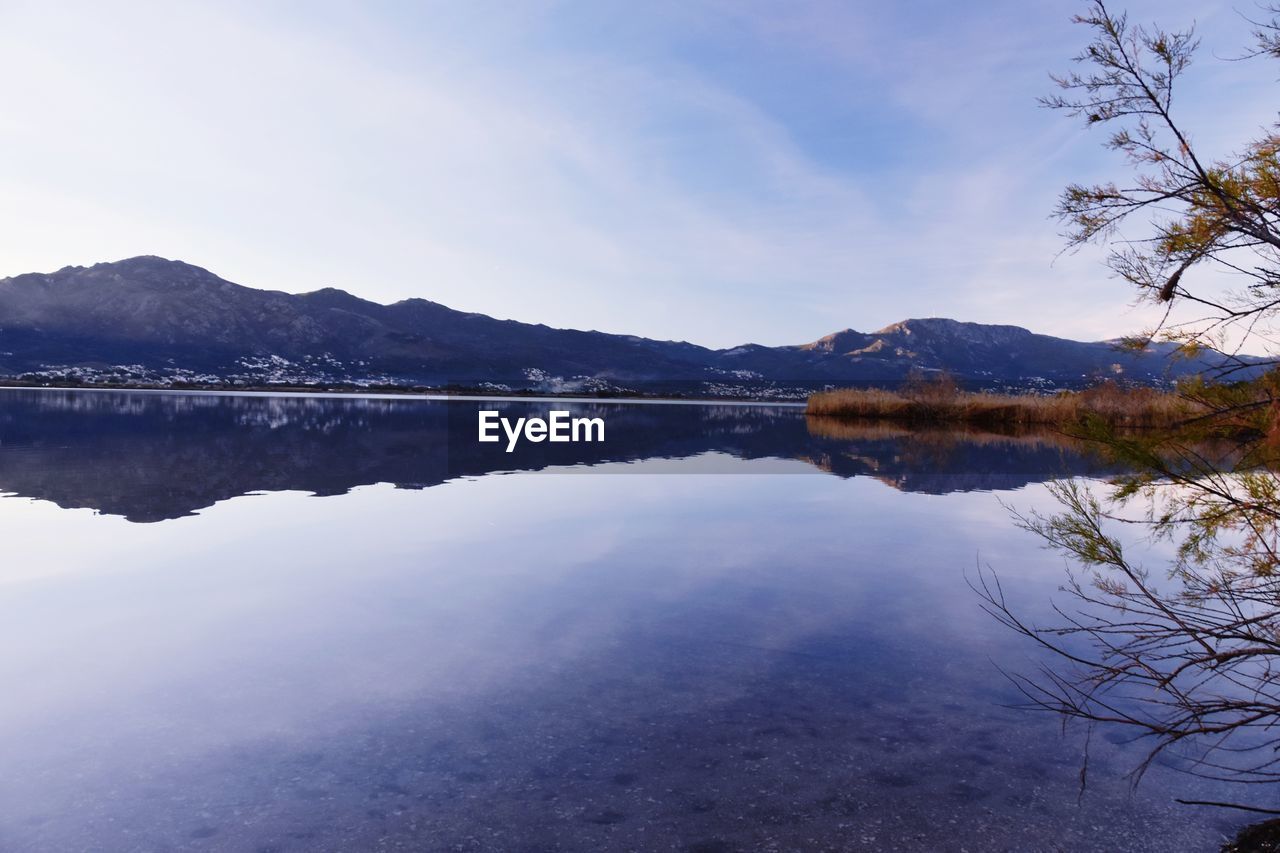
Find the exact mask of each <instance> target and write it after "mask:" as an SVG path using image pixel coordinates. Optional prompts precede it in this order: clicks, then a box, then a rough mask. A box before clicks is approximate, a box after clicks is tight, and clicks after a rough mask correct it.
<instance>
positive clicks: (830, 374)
mask: <svg viewBox="0 0 1280 853" xmlns="http://www.w3.org/2000/svg"><path fill="white" fill-rule="evenodd" d="M1170 350H1171V348H1169V347H1165V346H1159V345H1158V346H1155V347H1152V348H1150V349H1149V350H1148V351H1146V352H1142V353H1131V352H1122V351H1119V350H1117V349H1116V348H1115V347H1114V346H1113V345H1112V344H1111V343H1109V342H1105V341H1102V342H1080V341H1071V340H1065V339H1062V338H1053V337H1049V336H1047V335H1038V334H1034V333H1032V332H1030V331H1028V330H1026V329H1023V328H1019V327H1017V326H990V325H981V324H977V323H962V322H958V321H955V320H945V319H920V320H906V321H903V322H901V323H896V324H894V325H892V326H889V327H887V328H884V329H881V330H879V331H877V332H858V331H855V330H853V329H846V330H844V331H842V332H836V333H835V334H831V335H828V336H826V337H824V338H821V339H819V340H817V341H814V342H812V343H808V344H800V345H796V346H782V347H766V346H761V345H757V344H746V345H743V346H739V347H734V348H732V349H727V350H712V349H708V348H706V347H701V346H697V345H695V344H691V343H686V342H683V341H658V340H652V339H649V338H640V337H635V336H631V335H614V334H605V333H603V332H595V331H576V330H570V329H553V328H550V327H548V326H544V325H532V324H528V323H520V322H516V321H512V320H496V319H494V318H492V317H488V316H485V315H483V314H471V313H465V312H461V311H455V310H453V309H451V308H447V307H445V306H444V305H440V304H438V303H435V302H429V301H427V300H425V299H406V300H404V301H401V302H396V303H394V304H391V305H382V304H379V303H376V302H370V301H368V300H364V299H360V298H358V297H356V296H353V295H351V294H349V293H346V292H345V291H341V290H336V289H333V288H326V289H322V290H316V291H312V292H310V293H302V294H288V293H283V292H280V291H271V290H258V289H255V288H250V287H244V286H242V285H238V284H233V283H232V282H229V281H226V280H224V279H221V278H219V277H218V276H216V275H214V274H213V273H211V272H209V271H208V270H205V269H202V268H200V267H197V266H192V265H191V264H186V263H183V262H180V261H171V260H166V259H164V258H158V257H151V256H146V257H137V258H130V259H127V260H123V261H117V262H114V263H102V264H95V265H94V266H91V267H65V268H63V269H61V270H58V271H57V272H54V273H48V274H42V273H30V274H26V275H19V276H14V277H11V278H5V279H0V375H3V376H9V377H19V376H25V377H26V378H28V379H37V380H46V381H47V380H64V381H67V380H69V381H87V382H100V381H123V382H136V383H148V384H172V383H232V384H240V385H244V384H263V383H290V384H355V385H365V386H367V385H374V384H392V385H428V386H442V385H447V384H454V385H467V386H484V385H487V386H490V387H495V388H499V389H500V388H507V389H517V390H518V389H525V388H528V389H533V390H584V391H593V390H595V391H603V390H686V391H691V392H696V393H709V394H717V393H720V394H744V393H745V394H759V393H767V392H768V391H770V390H772V391H774V392H782V391H786V390H788V389H790V390H796V389H806V388H813V387H820V386H822V385H828V384H842V383H844V384H852V383H870V384H891V383H894V382H898V381H901V380H902V379H904V378H905V377H907V376H908V375H909V374H911V373H912V372H913V371H919V370H924V371H934V370H941V371H947V372H949V373H951V374H953V375H955V376H957V377H958V378H960V379H963V380H966V381H968V382H970V383H971V384H983V383H986V384H999V385H1006V386H1007V385H1039V386H1050V387H1052V386H1072V385H1079V384H1081V383H1084V382H1087V381H1089V380H1090V379H1091V378H1093V377H1097V376H1099V375H1107V376H1120V377H1124V378H1128V379H1131V380H1134V381H1139V382H1160V381H1165V380H1168V379H1170V378H1173V377H1176V376H1178V375H1181V374H1184V373H1189V372H1199V371H1203V370H1205V369H1211V368H1212V367H1214V366H1216V365H1218V364H1220V363H1221V362H1222V360H1223V356H1221V355H1220V354H1217V353H1212V352H1211V353H1208V354H1207V355H1206V356H1204V357H1202V358H1201V360H1199V361H1173V360H1171V359H1170V358H1168V355H1169V352H1170Z"/></svg>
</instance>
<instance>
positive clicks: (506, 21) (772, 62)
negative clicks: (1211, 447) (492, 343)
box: [0, 0, 1271, 345]
mask: <svg viewBox="0 0 1280 853" xmlns="http://www.w3.org/2000/svg"><path fill="white" fill-rule="evenodd" d="M1148 5H1150V9H1149V11H1150V12H1152V15H1153V16H1154V13H1156V12H1158V13H1159V15H1160V16H1161V17H1162V18H1171V17H1175V16H1178V15H1181V16H1182V17H1188V15H1187V11H1188V9H1190V8H1191V7H1190V4H1187V8H1184V9H1182V10H1178V9H1171V8H1169V7H1168V6H1167V5H1162V6H1161V8H1159V9H1156V8H1155V6H1154V5H1151V4H1148ZM1075 8H1076V4H1074V3H1066V2H1056V0H1055V2H1053V3H1049V4H1043V6H1039V5H1038V6H1037V8H1035V9H1034V10H1032V9H1029V8H1027V4H1014V3H992V4H987V5H984V6H981V7H974V6H972V5H970V6H969V7H965V8H964V9H956V8H954V7H953V6H952V5H950V4H928V3H926V4H922V5H916V4H913V5H912V9H911V10H908V11H903V10H901V9H896V8H895V9H893V10H890V9H889V8H888V7H885V6H884V5H883V4H848V3H828V2H802V3H796V4H772V3H727V2H706V3H695V4H688V3H679V4H677V3H656V4H613V3H590V4H586V3H582V4H575V3H550V2H548V3H526V4H509V3H502V4H498V3H477V4H453V3H448V4H444V3H441V4H428V5H425V6H421V5H414V4H410V5H407V6H402V5H399V4H393V3H386V4H361V5H359V6H348V5H345V4H305V5H298V6H295V7H292V8H286V7H272V8H271V10H269V11H268V10H266V9H265V7H262V6H260V5H256V4H220V5H217V6H214V5H204V4H183V3H164V4H160V3H146V2H136V3H125V4H111V6H110V8H107V7H106V6H105V5H103V4H90V3H84V4H75V3H71V4H59V5H58V8H57V9H54V8H53V7H51V6H49V5H48V4H37V3H17V4H10V5H6V6H4V7H3V8H2V9H0V79H3V80H4V81H5V82H4V83H3V84H0V86H3V89H4V96H5V103H6V109H5V111H4V112H3V113H2V114H0V132H2V134H3V138H4V143H3V144H4V146H5V156H4V157H3V158H0V187H3V189H4V194H5V199H6V202H7V203H6V204H5V205H3V206H0V274H9V273H16V272H22V271H27V270H32V269H51V268H56V267H58V266H62V265H64V264H67V263H90V262H93V261H97V260H103V259H112V258H117V257H122V256H126V255H131V254H139V253H156V254H163V255H167V256H173V257H180V258H183V259H185V260H189V261H191V262H193V263H198V264H201V265H205V266H208V267H210V268H212V269H214V270H215V271H216V272H218V273H220V274H222V275H224V276H227V277H229V278H232V279H235V280H239V281H242V282H244V283H246V284H251V285H255V286H264V287H274V288H280V289H285V290H307V289H313V288H316V287H320V286H325V285H336V286H339V287H344V288H346V289H349V290H352V291H353V292H356V293H359V294H361V295H364V296H368V297H370V298H375V299H379V300H384V301H385V300H394V299H400V298H405V297H409V296H422V297H426V298H431V299H436V300H438V301H441V302H444V303H446V304H449V305H452V306H454V307H458V308H463V309H467V310H476V311H484V312H486V313H491V314H494V315H496V316H503V317H516V318H519V319H525V320H530V321H541V322H547V323H550V324H556V325H569V326H577V327H590V328H602V329H607V330H611V331H626V332H634V333H640V334H647V335H652V336H657V337H663V338H686V339H690V340H695V341H698V342H702V343H708V344H713V345H731V344H734V343H738V342H742V341H745V340H755V341H759V342H762V343H788V342H798V341H803V340H808V339H812V338H815V337H818V336H819V335H821V334H824V333H825V332H827V331H830V330H832V329H834V328H838V327H844V326H849V325H853V326H859V327H863V328H868V327H875V326H880V325H885V324H887V323H889V322H892V321H894V320H897V319H901V318H903V317H906V316H919V315H924V314H929V315H949V316H956V317H960V318H965V319H974V320H982V321H1000V322H1018V323H1021V324H1023V325H1028V326H1031V327H1034V328H1037V329H1040V330H1044V331H1048V332H1053V333H1058V334H1068V335H1073V336H1084V337H1103V336H1110V335H1114V334H1118V333H1119V332H1121V331H1125V330H1126V329H1127V328H1130V327H1131V326H1132V325H1134V324H1135V322H1132V321H1131V318H1130V317H1128V316H1125V315H1124V314H1123V313H1121V312H1120V310H1119V309H1122V308H1123V306H1124V305H1125V304H1126V301H1127V298H1128V294H1127V293H1125V292H1124V291H1123V289H1121V288H1120V287H1119V285H1117V284H1115V283H1114V282H1108V281H1106V280H1105V277H1104V276H1103V274H1102V271H1101V269H1100V267H1098V266H1097V265H1096V258H1095V257H1093V256H1084V257H1076V258H1066V259H1063V260H1061V261H1059V262H1058V263H1057V264H1055V265H1052V266H1051V262H1052V261H1053V258H1054V255H1055V253H1056V252H1057V250H1058V248H1059V247H1060V243H1059V241H1058V238H1057V237H1056V236H1055V231H1056V228H1055V226H1054V224H1053V223H1051V222H1049V221H1048V220H1047V218H1046V214H1047V212H1048V211H1049V209H1050V208H1051V206H1052V202H1053V198H1054V194H1055V192H1056V190H1057V188H1058V187H1059V186H1061V185H1062V184H1063V183H1064V182H1065V181H1066V180H1068V179H1070V178H1072V177H1076V176H1077V175H1076V173H1078V172H1080V171H1084V172H1089V171H1091V170H1092V171H1101V169H1102V168H1103V163H1104V161H1103V159H1102V156H1103V155H1100V154H1098V153H1096V152H1095V148H1094V143H1095V142H1096V140H1090V139H1082V138H1081V134H1080V133H1079V132H1078V131H1076V130H1075V129H1073V128H1072V127H1070V126H1069V125H1068V124H1067V123H1065V122H1063V121H1062V120H1061V119H1058V118H1055V117H1053V116H1048V115H1046V114H1044V113H1042V112H1039V111H1037V110H1036V109H1035V107H1034V103H1033V100H1032V98H1033V96H1034V95H1035V94H1037V93H1039V92H1041V91H1043V89H1044V86H1045V85H1046V83H1047V78H1046V76H1045V74H1046V72H1047V70H1049V69H1050V68H1060V67H1062V66H1063V64H1064V62H1065V59H1066V57H1067V56H1068V55H1069V54H1070V53H1071V52H1072V51H1073V49H1074V48H1073V45H1075V44H1078V43H1079V39H1080V38H1082V33H1080V32H1077V31H1075V30H1073V29H1072V28H1071V27H1070V26H1069V25H1068V24H1067V23H1066V19H1067V17H1068V16H1069V14H1070V12H1071V11H1073V10H1074V9H1075ZM1214 14H1217V15H1218V16H1219V17H1218V18H1215V20H1219V19H1220V20H1221V21H1222V23H1221V25H1220V26H1221V29H1222V31H1223V32H1224V33H1226V34H1228V35H1235V36H1236V37H1240V36H1242V35H1243V33H1244V31H1245V30H1246V29H1247V27H1245V26H1244V25H1243V23H1242V22H1240V21H1239V19H1238V18H1234V16H1232V15H1230V14H1229V12H1225V13H1214ZM1228 19H1231V20H1228ZM1232 21H1234V22H1235V24H1238V26H1235V28H1234V30H1233V29H1232V26H1233V24H1232ZM1235 69H1238V70H1235ZM1235 69H1228V70H1227V71H1225V72H1223V71H1215V72H1214V73H1215V74H1217V75H1221V74H1223V73H1226V74H1234V75H1238V76H1240V77H1241V79H1246V78H1248V77H1250V76H1253V77H1257V76H1258V75H1259V74H1261V76H1263V77H1265V76H1266V72H1265V71H1262V72H1259V71H1257V70H1251V69H1244V68H1242V67H1241V66H1235ZM1267 79H1268V81H1269V78H1267ZM1215 80H1216V81H1217V83H1218V84H1219V85H1222V83H1223V81H1222V79H1221V78H1220V77H1215ZM1247 94H1252V92H1251V91H1249V92H1247ZM1214 100H1215V103H1214V104H1212V105H1210V104H1207V103H1202V104H1197V105H1194V106H1196V107H1198V108H1199V109H1200V110H1201V111H1202V112H1207V111H1208V109H1209V107H1210V106H1213V108H1214V109H1215V110H1219V111H1224V110H1229V111H1232V114H1233V115H1234V116H1235V118H1234V119H1233V120H1234V121H1236V122H1238V123H1239V124H1240V125H1247V124H1249V123H1250V122H1252V124H1253V125H1257V124H1261V123H1264V122H1265V121H1267V120H1269V119H1270V118H1271V115H1270V114H1269V113H1267V112H1266V111H1265V110H1261V109H1260V108H1257V107H1256V105H1255V102H1251V101H1250V100H1249V99H1248V98H1247V97H1243V96H1242V97H1240V98H1238V99H1232V98H1225V99H1224V98H1222V97H1221V96H1217V97H1215V99H1214ZM1224 100H1225V101H1228V102H1229V103H1218V102H1221V101H1224ZM1085 176H1086V177H1087V175H1085ZM1086 254H1087V253H1086ZM1134 319H1135V320H1136V319H1137V318H1134ZM1137 324H1139V325H1140V323H1137Z"/></svg>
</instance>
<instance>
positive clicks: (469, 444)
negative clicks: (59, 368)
mask: <svg viewBox="0 0 1280 853" xmlns="http://www.w3.org/2000/svg"><path fill="white" fill-rule="evenodd" d="M490 407H500V408H502V410H503V411H504V412H508V413H533V412H545V411H547V410H548V409H550V408H566V407H568V408H571V409H573V410H574V411H575V412H581V413H590V414H593V415H599V416H602V417H604V418H605V420H606V425H607V427H606V430H607V431H606V441H605V442H604V443H603V444H600V445H567V446H566V445H555V446H551V445H545V444H543V445H527V446H525V447H523V448H521V449H519V450H518V451H517V452H515V453H512V454H507V453H505V452H504V451H503V450H502V448H501V447H493V446H488V445H486V446H483V447H481V446H480V445H478V444H477V443H476V442H475V441H474V435H475V417H476V411H477V409H479V408H490ZM1104 473H1105V471H1104V470H1103V469H1102V468H1101V467H1100V466H1099V465H1098V464H1097V463H1096V462H1094V461H1092V460H1090V459H1089V458H1087V457H1086V456H1083V455H1080V454H1079V453H1077V452H1076V451H1075V450H1074V449H1069V448H1063V447H1061V446H1058V445H1055V444H1054V443H1053V442H1052V441H1049V440H1047V439H1044V438H1038V437H1026V436H1022V437H999V436H974V435H942V434H931V435H915V434H910V433H903V432H902V431H899V430H893V429H856V428H852V427H842V426H839V425H830V424H828V425H822V424H814V423H812V422H810V421H807V420H806V419H805V416H804V415H803V413H802V411H800V410H798V409H794V408H783V407H763V406H762V407H752V406H745V407H736V406H719V405H707V406H687V405H669V406H664V405H657V404H639V403H631V404H627V403H616V404H604V403H582V404H565V403H559V404H555V403H549V402H546V401H536V402H528V401H526V402H516V401H507V402H475V401H454V402H441V401H425V400H410V399H377V398H330V399H326V398H317V397H287V396H280V397H266V396H221V395H194V394H190V395H182V394H147V393H123V392H120V393H115V392H90V391H85V392H64V391H19V390H5V391H0V493H4V494H5V495H6V497H4V498H3V499H0V537H2V539H0V541H3V542H4V560H3V563H2V564H0V684H3V685H4V700H3V701H2V702H0V768H3V770H2V772H0V850H5V851H59V853H62V851H74V850H86V851H90V850H92V851H117V850H121V851H124V850H139V851H151V850H157V851H158V850H174V851H177V850H201V851H203V850H208V851H214V850H217V851H222V850H226V851H258V853H266V851H314V850H320V851H329V850H332V851H353V850H442V851H443V850H464V851H470V850H496V851H543V850H546V851H550V850H574V851H576V850H582V851H611V850H673V851H702V852H703V853H712V851H734V850H753V851H754V850H806V851H807V850H868V851H871V850H875V851H880V850H921V851H924V850H928V851H939V850H956V851H959V850H968V851H990V850H1046V851H1048V850H1072V851H1074V850H1098V851H1116V850H1151V851H1157V850H1158V851H1176V850H1210V849H1216V846H1217V845H1219V844H1221V842H1222V840H1223V838H1224V836H1225V835H1227V834H1230V833H1232V832H1234V830H1235V828H1236V827H1238V826H1239V825H1240V824H1241V823H1242V822H1244V821H1242V820H1241V819H1240V817H1238V816H1237V815H1235V814H1231V813H1225V812H1217V811H1204V810H1195V809H1192V808H1189V807H1186V806H1180V805H1178V804H1176V803H1175V802H1174V799H1175V797H1191V798H1201V799H1221V798H1222V797H1223V796H1224V795H1227V796H1229V795H1230V794H1231V793H1233V792H1229V791H1228V792H1224V791H1223V790H1221V789H1220V788H1219V787H1216V786H1214V785H1213V784H1212V783H1208V782H1204V781H1200V780H1196V779H1193V778H1191V777H1188V776H1187V775H1186V774H1182V773H1178V772H1176V771H1175V769H1174V768H1172V767H1170V766H1166V765H1164V764H1159V765H1157V766H1155V767H1153V768H1152V769H1151V771H1150V772H1149V773H1148V774H1147V776H1146V778H1145V779H1144V781H1143V782H1142V784H1141V785H1140V786H1139V787H1138V788H1137V789H1136V791H1134V790H1131V789H1130V787H1129V784H1128V781H1127V780H1126V779H1125V778H1124V774H1125V773H1126V772H1127V771H1129V770H1131V769H1132V768H1133V767H1134V766H1135V765H1136V764H1137V762H1138V761H1139V760H1140V759H1141V757H1142V755H1143V754H1144V753H1143V749H1142V747H1141V745H1139V744H1133V743H1129V742H1127V741H1128V737H1127V735H1126V733H1124V732H1109V731H1106V730H1099V731H1097V732H1095V733H1094V736H1093V738H1092V740H1091V744H1090V758H1089V777H1088V785H1087V786H1086V787H1085V788H1084V789H1083V790H1082V789H1081V786H1080V776H1079V771H1080V767H1081V761H1082V755H1083V748H1084V737H1083V733H1082V732H1080V731H1078V730H1076V729H1073V728H1070V727H1068V729H1067V730H1066V731H1065V733H1064V731H1063V729H1062V727H1061V725H1060V721H1059V720H1057V719H1056V718H1054V717H1052V716H1049V715H1044V714H1037V713H1032V712H1028V711H1022V710H1017V709H1014V708H1010V707H1008V705H1010V704H1012V703H1017V702H1018V701H1020V697H1019V695H1018V694H1017V692H1016V691H1015V690H1014V689H1013V688H1012V687H1011V685H1010V683H1009V682H1008V680H1007V679H1006V678H1005V677H1004V676H1003V675H1002V674H1001V672H1000V669H999V668H1000V667H1004V668H1007V669H1010V670H1013V671H1024V672H1030V671H1033V669H1034V667H1035V665H1036V664H1037V662H1038V661H1039V660H1040V659H1039V658H1038V657H1037V653H1036V650H1035V649H1033V648H1030V647H1028V645H1027V643H1026V642H1024V641H1022V640H1020V639H1019V638H1018V637H1016V636H1014V635H1012V634H1011V633H1010V632H1009V631H1008V630H1007V629H1005V628H1003V627H1002V626H1000V625H998V624H997V623H995V621H994V620H993V619H992V618H991V617H990V616H988V615H986V614H985V613H984V612H983V611H982V610H981V608H980V607H979V600H978V598H977V596H976V595H975V594H974V593H973V592H972V590H971V589H970V588H969V586H968V584H967V580H966V579H967V578H972V577H973V576H974V572H975V569H976V567H977V566H978V565H979V564H981V565H987V566H990V567H991V568H992V569H993V570H994V571H995V572H997V573H998V574H999V576H1000V578H1001V581H1002V583H1003V584H1004V588H1005V590H1006V592H1007V593H1008V594H1009V597H1010V600H1011V602H1012V603H1013V605H1014V606H1015V607H1017V608H1020V609H1021V612H1024V613H1027V614H1028V615H1029V616H1031V617H1036V616H1045V615H1046V614H1047V613H1048V607H1049V602H1050V600H1051V599H1052V597H1053V596H1054V594H1055V590H1056V589H1057V587H1058V586H1059V585H1060V584H1061V583H1062V582H1063V581H1064V579H1065V574H1064V565H1063V562H1062V560H1061V558H1060V557H1057V556H1055V555H1053V554H1051V553H1049V552H1046V551H1044V550H1042V549H1041V548H1040V547H1039V543H1038V542H1037V541H1036V540H1035V539H1034V538H1033V537H1031V536H1030V535H1029V534H1027V533H1025V532H1023V531H1021V530H1018V529H1017V528H1016V527H1015V526H1014V525H1013V524H1012V523H1011V522H1010V516H1009V508H1008V506H1006V505H1010V506H1014V507H1017V508H1019V509H1030V508H1035V507H1041V508H1048V507H1049V506H1050V503H1049V501H1048V496H1047V494H1046V491H1045V488H1044V485H1043V483H1044V481H1046V480H1048V479H1050V478H1052V477H1057V476H1073V475H1074V476H1087V477H1096V476H1101V475H1102V474H1104Z"/></svg>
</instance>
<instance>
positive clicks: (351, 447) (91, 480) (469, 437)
mask: <svg viewBox="0 0 1280 853" xmlns="http://www.w3.org/2000/svg"><path fill="white" fill-rule="evenodd" d="M481 409H496V410H498V411H499V412H500V413H501V414H502V415H503V417H506V418H509V419H514V418H518V417H528V416H535V415H540V416H545V415H546V413H547V412H549V411H550V410H552V409H564V410H569V411H571V412H572V413H573V414H574V415H575V416H588V417H602V418H604V420H605V422H606V424H607V428H606V440H605V441H604V442H603V443H595V444H588V443H563V444H549V443H546V442H543V443H531V442H528V441H521V442H520V443H518V444H517V446H516V447H515V450H514V451H513V452H510V453H508V452H506V450H505V442H503V443H499V444H481V443H479V442H478V441H476V413H477V412H478V411H479V410H481ZM707 454H726V455H728V456H732V457H737V458H739V459H768V458H775V459H783V460H798V461H801V462H804V463H808V465H810V466H812V468H806V469H798V470H810V471H812V472H814V473H817V472H819V471H821V472H826V473H828V474H834V475H836V476H839V477H874V478H875V479H877V480H880V481H881V482H883V483H885V484H886V485H889V486H892V487H893V488H895V489H900V490H903V491H909V492H924V493H929V494H946V493H950V492H964V491H977V490H995V489H1013V488H1019V487H1021V486H1024V485H1027V484H1028V483H1035V482H1043V481H1046V480H1049V479H1053V478H1057V477H1062V476H1075V475H1096V474H1099V473H1103V472H1104V471H1105V468H1104V467H1103V466H1102V465H1101V463H1100V462H1099V461H1098V460H1097V459H1096V458H1094V457H1093V456H1091V455H1090V454H1089V453H1088V451H1087V449H1086V448H1084V447H1082V446H1080V445H1078V444H1073V443H1072V442H1070V441H1069V440H1067V439H1065V438H1063V437H1061V436H1058V435H1055V434H1053V433H1050V432H1044V433H1035V434H1022V435H997V434H992V433H981V432H968V431H927V432H918V431H908V430H903V429H898V428H895V427H890V426H880V425H851V424H847V423H843V422H839V421H831V420H828V419H822V418H811V417H806V416H805V415H804V413H803V411H802V410H801V409H799V408H797V407H781V406H769V405H759V406H751V405H715V404H707V405H682V404H660V403H659V404H654V403H634V402H633V403H625V402H566V401H559V400H546V399H543V400H519V401H512V400H498V399H495V400H485V401H476V400H452V401H440V400H423V399H411V398H390V399H388V398H381V397H319V396H262V395H217V394H186V393H150V392H106V391H62V390H25V389H6V390H3V391H0V492H6V493H9V494H13V495H18V496H22V497H29V498H36V499H40V500H48V501H52V502H53V503H55V504H57V505H58V506H61V507H65V508H85V507H87V508H91V509H95V510H98V511H100V512H102V513H106V514H111V515H121V516H124V517H125V518H127V519H129V520H131V521H136V522H154V521H161V520H164V519H169V518H178V517H182V516H186V515H190V514H192V513H194V512H196V511H197V510H200V509H203V508H205V507H208V506H211V505H213V504H214V503H217V502H218V501H222V500H227V499H229V498H234V497H237V496H240V495H244V494H248V493H251V492H264V491H305V492H312V493H314V494H316V495H337V494H345V493H346V492H348V491H349V490H351V489H353V488H355V487H357V486H363V485H369V484H374V483H391V484H394V485H395V486H397V487H400V488H407V489H423V488H429V487H431V486H435V485H438V484H441V483H445V482H448V481H450V480H454V479H457V478H461V477H475V476H480V475H484V474H488V473H492V472H513V471H541V470H545V469H548V468H554V469H556V470H561V469H562V468H563V467H565V466H572V467H573V468H575V469H586V468H589V467H590V466H595V465H600V464H603V463H610V462H632V461H639V460H649V459H687V458H689V457H696V456H702V455H707ZM709 461H711V462H712V464H710V465H708V466H701V467H699V468H697V469H696V470H699V471H704V470H710V471H714V470H716V468H715V466H714V464H713V462H714V460H712V459H710V458H709ZM142 463H145V464H142ZM610 470H612V471H616V470H617V469H616V468H612V469H610Z"/></svg>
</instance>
